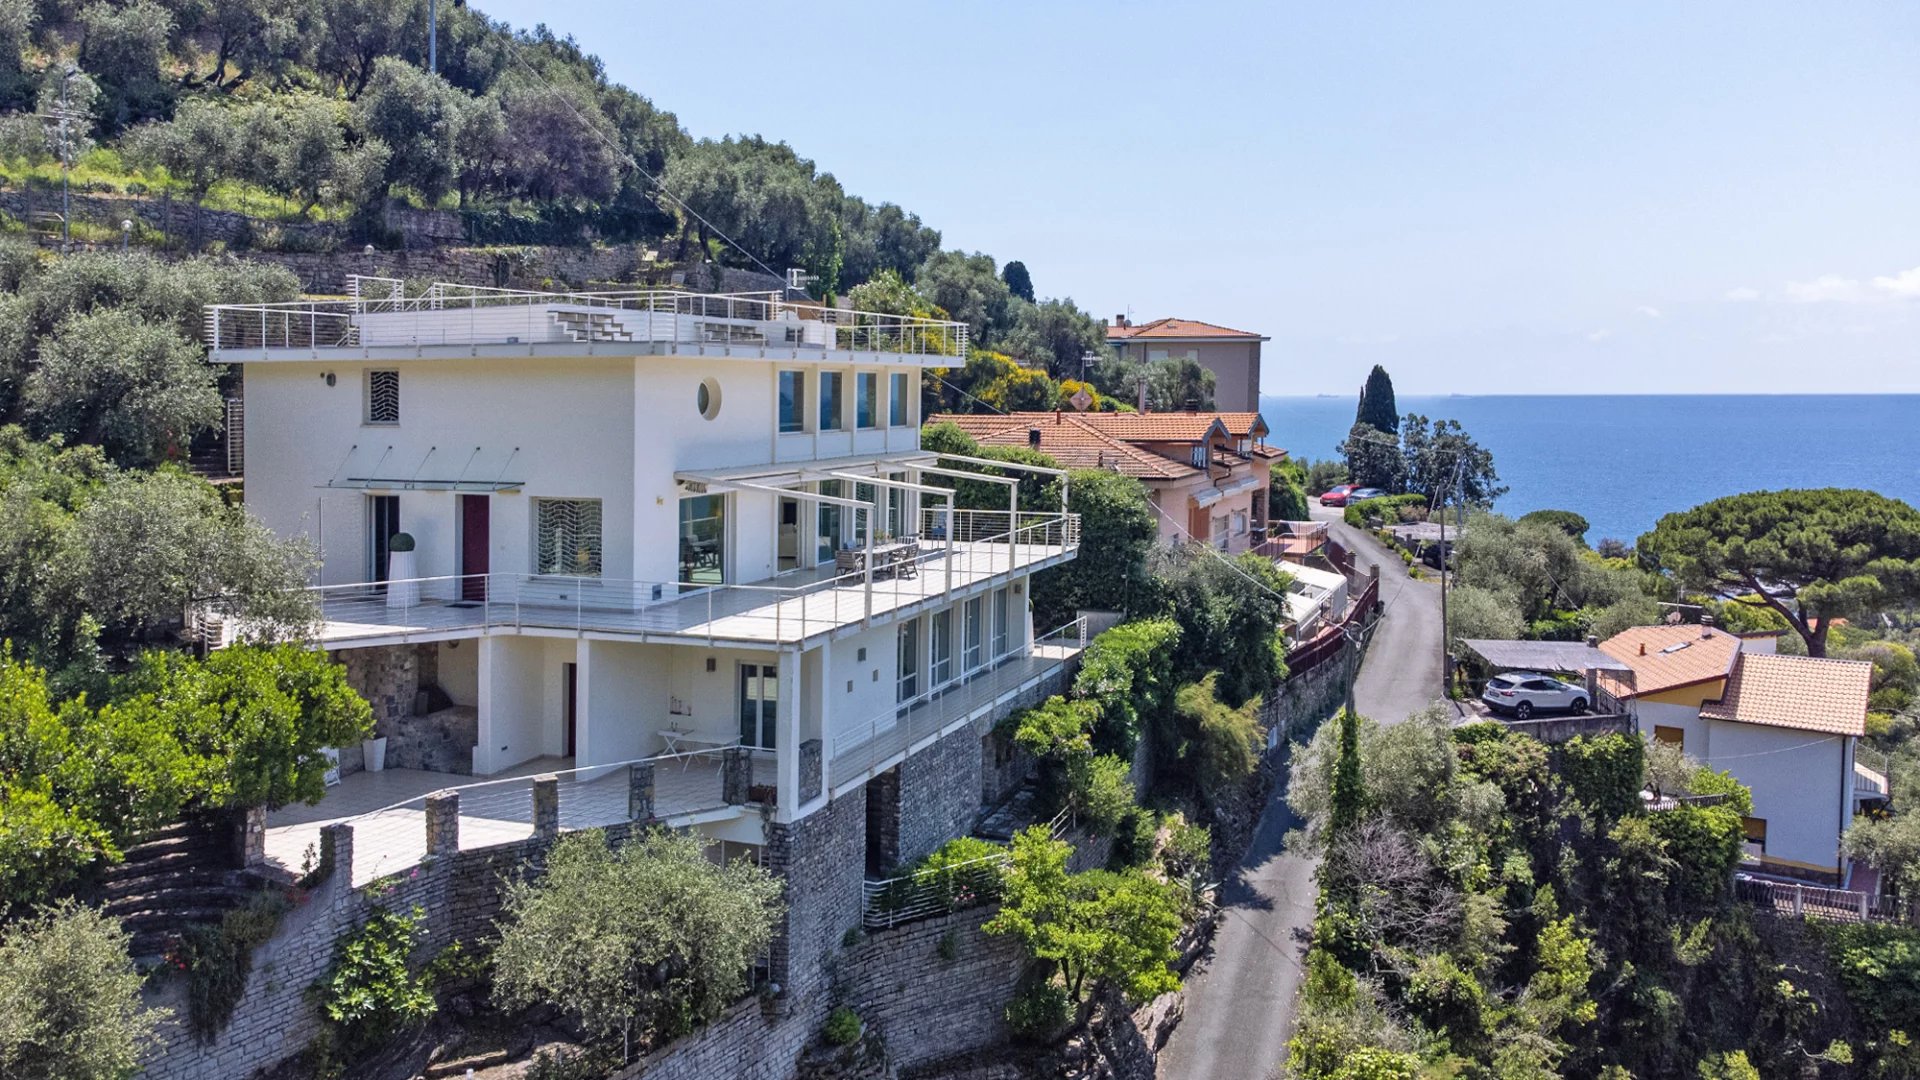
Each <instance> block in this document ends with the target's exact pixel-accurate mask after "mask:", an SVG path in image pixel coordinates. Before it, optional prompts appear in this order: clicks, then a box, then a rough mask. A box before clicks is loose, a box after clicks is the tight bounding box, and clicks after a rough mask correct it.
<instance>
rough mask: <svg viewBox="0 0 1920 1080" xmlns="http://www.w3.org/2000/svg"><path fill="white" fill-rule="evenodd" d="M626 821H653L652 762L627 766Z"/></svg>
mask: <svg viewBox="0 0 1920 1080" xmlns="http://www.w3.org/2000/svg"><path fill="white" fill-rule="evenodd" d="M627 819H628V820H629V821H652V820H653V762H651V761H642V762H638V763H636V764H633V765H629V766H627Z"/></svg>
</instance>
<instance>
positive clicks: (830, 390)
mask: <svg viewBox="0 0 1920 1080" xmlns="http://www.w3.org/2000/svg"><path fill="white" fill-rule="evenodd" d="M840 378H841V375H840V373H839V372H837V371H823V372H821V373H820V430H821V431H839V430H840V428H841V421H840Z"/></svg>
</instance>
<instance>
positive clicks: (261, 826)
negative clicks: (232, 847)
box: [234, 806, 267, 867]
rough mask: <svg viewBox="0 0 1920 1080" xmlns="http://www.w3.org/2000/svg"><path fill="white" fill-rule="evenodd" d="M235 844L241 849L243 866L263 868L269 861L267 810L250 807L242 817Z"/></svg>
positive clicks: (241, 863) (262, 807) (240, 854)
mask: <svg viewBox="0 0 1920 1080" xmlns="http://www.w3.org/2000/svg"><path fill="white" fill-rule="evenodd" d="M234 842H235V844H236V845H237V847H238V848H239V850H238V852H237V854H238V855H239V862H240V865H241V866H248V867H252V866H261V865H263V864H265V863H266V861H267V808H266V807H264V806H249V807H247V809H246V811H245V813H244V814H242V815H241V818H240V821H239V822H238V825H237V832H236V834H235V836H234Z"/></svg>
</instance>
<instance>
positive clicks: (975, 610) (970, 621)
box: [960, 596, 987, 671]
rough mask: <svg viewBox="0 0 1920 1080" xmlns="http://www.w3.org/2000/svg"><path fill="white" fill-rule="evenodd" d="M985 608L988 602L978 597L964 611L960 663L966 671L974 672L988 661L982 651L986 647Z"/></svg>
mask: <svg viewBox="0 0 1920 1080" xmlns="http://www.w3.org/2000/svg"><path fill="white" fill-rule="evenodd" d="M985 608H986V601H985V600H983V599H982V598H980V597H978V596H976V597H974V598H973V599H971V600H969V601H967V605H966V608H965V609H964V615H963V619H962V621H963V624H964V637H963V638H962V651H961V653H960V663H961V666H962V668H963V669H964V670H966V671H972V670H973V669H974V668H977V667H979V666H980V665H981V664H982V663H983V662H985V660H986V657H984V656H982V655H981V650H982V649H983V648H984V647H985V638H986V631H987V628H986V627H985V626H984V625H983V623H984V622H985V618H984V615H985Z"/></svg>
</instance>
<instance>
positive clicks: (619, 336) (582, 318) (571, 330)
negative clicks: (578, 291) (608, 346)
mask: <svg viewBox="0 0 1920 1080" xmlns="http://www.w3.org/2000/svg"><path fill="white" fill-rule="evenodd" d="M551 315H552V318H553V321H554V323H555V324H556V325H558V326H559V327H560V329H561V330H562V331H564V332H565V333H566V335H567V337H568V338H569V339H571V340H573V341H632V340H633V333H632V331H630V330H628V329H627V328H626V326H625V325H624V324H622V323H621V322H620V321H619V320H618V319H615V318H614V317H613V313H612V312H608V311H555V312H552V313H551Z"/></svg>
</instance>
